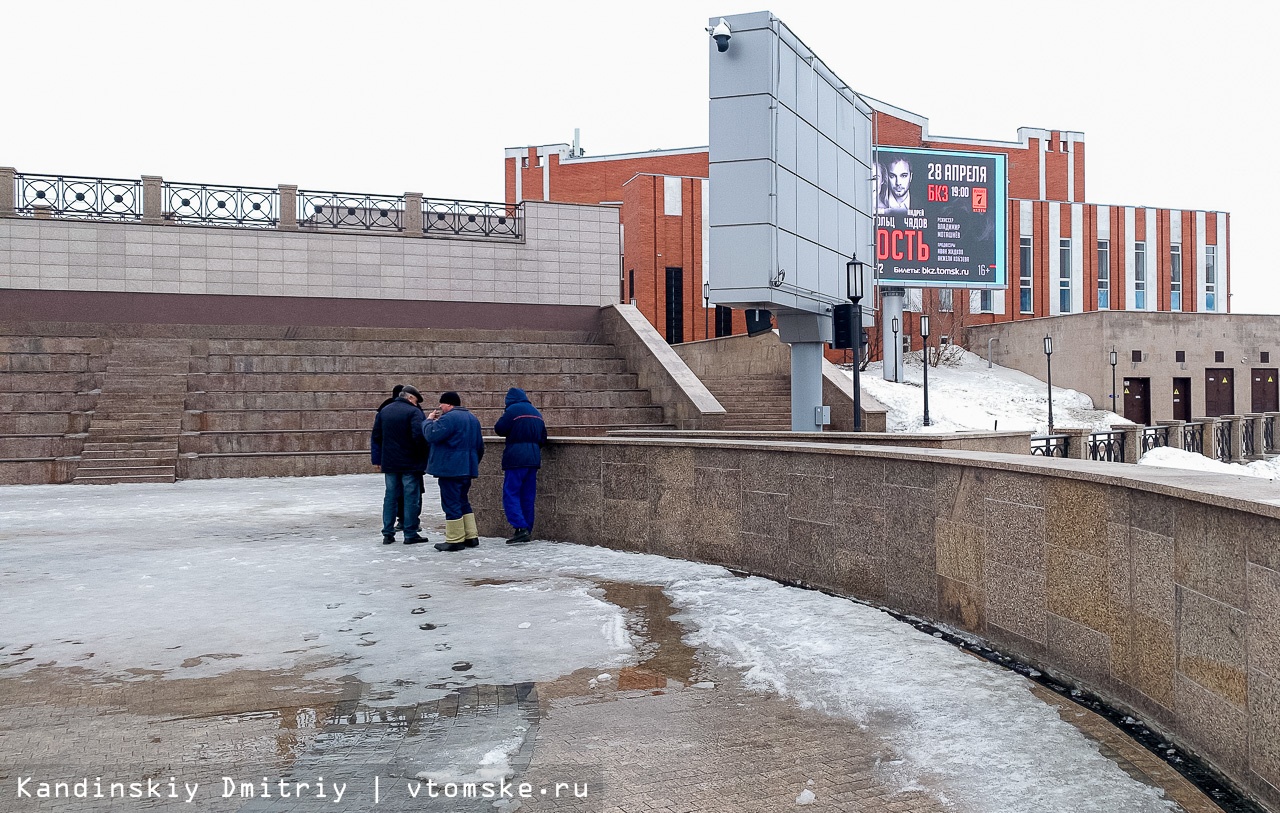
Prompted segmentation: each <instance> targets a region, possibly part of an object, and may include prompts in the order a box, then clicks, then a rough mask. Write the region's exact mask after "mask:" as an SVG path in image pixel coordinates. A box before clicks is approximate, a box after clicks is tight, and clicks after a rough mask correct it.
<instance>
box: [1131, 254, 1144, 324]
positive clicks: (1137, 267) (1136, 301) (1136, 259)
mask: <svg viewBox="0 0 1280 813" xmlns="http://www.w3.org/2000/svg"><path fill="white" fill-rule="evenodd" d="M1133 307H1134V308H1136V309H1137V310H1140V311H1144V310H1146V309H1147V244H1146V243H1134V244H1133Z"/></svg>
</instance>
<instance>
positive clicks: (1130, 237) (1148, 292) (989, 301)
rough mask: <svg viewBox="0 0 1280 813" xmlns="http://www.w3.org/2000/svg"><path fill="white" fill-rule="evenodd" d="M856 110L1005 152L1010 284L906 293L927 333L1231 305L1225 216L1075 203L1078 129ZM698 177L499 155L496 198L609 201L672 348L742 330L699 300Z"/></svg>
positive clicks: (889, 137)
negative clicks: (988, 133) (502, 187)
mask: <svg viewBox="0 0 1280 813" xmlns="http://www.w3.org/2000/svg"><path fill="white" fill-rule="evenodd" d="M868 102H869V103H870V104H871V106H872V108H873V110H874V124H875V129H876V133H875V140H876V143H877V144H878V145H879V146H883V147H891V146H892V147H920V148H927V149H952V150H966V151H970V152H991V153H1002V154H1004V155H1006V156H1008V168H1009V171H1008V179H1009V180H1008V214H1009V216H1008V227H1007V228H1008V233H1007V234H1006V252H1007V255H1006V256H1007V260H1006V267H1007V268H1008V270H1009V273H1008V280H1009V287H1008V289H1007V290H1004V291H999V290H986V291H977V290H975V291H947V290H939V289H929V290H920V289H912V290H910V291H909V292H908V297H907V303H906V309H907V311H909V312H911V311H914V312H917V313H918V312H927V313H930V314H932V315H934V317H935V321H934V326H933V328H932V331H931V332H932V333H933V334H935V335H937V334H938V333H939V332H940V331H939V328H941V332H942V333H948V332H949V333H950V334H951V335H952V336H953V337H954V340H957V341H961V340H962V338H961V337H962V336H963V333H964V330H965V328H967V327H968V326H969V325H976V324H991V323H997V322H1011V321H1018V320H1023V319H1034V318H1039V317H1045V316H1058V315H1061V314H1068V313H1087V312H1092V311H1106V310H1117V311H1137V312H1175V313H1176V312H1195V313H1227V312H1228V311H1229V310H1230V270H1231V267H1230V239H1231V223H1230V216H1229V215H1228V214H1227V213H1225V212H1214V211H1204V210H1197V209H1162V208H1155V207H1149V206H1134V205H1124V204H1103V203H1091V202H1087V198H1086V190H1085V181H1086V173H1085V157H1086V149H1085V139H1084V134H1083V133H1080V132H1075V131H1069V130H1050V129H1037V128H1030V127H1024V128H1020V129H1019V130H1018V138H1017V140H1016V141H990V140H983V139H970V138H954V137H947V136H933V135H930V133H929V122H928V119H926V118H924V117H923V116H919V115H916V114H914V113H911V112H908V111H906V110H902V109H901V108H897V107H894V106H893V105H890V104H886V103H884V102H880V101H876V100H873V99H868ZM706 177H707V150H706V148H705V147H698V148H691V149H681V150H657V151H652V152H644V153H626V154H619V155H604V156H586V155H584V154H583V153H582V151H581V150H580V149H578V148H577V147H574V146H570V145H568V144H553V145H544V146H537V147H520V148H512V149H508V150H507V151H506V200H507V202H508V203H518V202H521V201H526V200H547V201H563V202H571V203H588V204H605V205H614V206H618V207H620V209H621V215H620V221H621V223H622V229H623V234H622V239H621V244H622V249H623V254H622V258H621V260H620V265H619V292H620V295H621V297H622V300H623V301H624V302H626V301H630V300H634V301H635V304H636V305H637V306H638V307H639V308H640V310H641V312H643V313H644V314H645V316H646V317H648V318H649V320H650V321H651V322H652V323H653V324H654V325H655V327H657V329H658V331H659V333H662V334H663V335H664V336H666V337H667V339H668V341H671V342H673V343H675V342H681V341H691V340H696V339H702V338H707V337H711V336H719V335H725V334H727V333H730V332H742V331H743V329H744V327H745V322H744V319H743V315H742V314H730V313H728V312H726V311H727V309H724V308H719V309H717V308H716V307H715V305H714V303H707V302H706V301H705V300H704V298H703V283H704V282H705V261H706V260H705V254H704V249H705V243H706V241H705V236H704V235H705V234H706V224H705V215H706V209H705V203H704V201H705V199H706ZM1134 193H1135V194H1140V193H1141V190H1140V189H1138V190H1134ZM708 305H709V307H707V306H708ZM938 317H941V318H938ZM906 322H907V323H906V324H904V325H903V326H902V332H903V334H904V335H905V336H913V335H915V332H916V326H915V317H913V316H912V315H911V314H910V313H908V314H907V318H906ZM872 346H873V347H874V346H875V343H874V342H873V343H872Z"/></svg>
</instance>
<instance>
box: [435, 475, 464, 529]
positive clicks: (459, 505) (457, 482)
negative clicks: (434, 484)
mask: <svg viewBox="0 0 1280 813" xmlns="http://www.w3.org/2000/svg"><path fill="white" fill-rule="evenodd" d="M439 479H440V507H441V508H442V509H444V518H445V519H462V516H463V515H464V514H470V513H471V500H469V499H467V494H469V493H470V492H471V478H470V477H441V478H439Z"/></svg>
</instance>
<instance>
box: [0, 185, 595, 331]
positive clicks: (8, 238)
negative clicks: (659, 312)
mask: <svg viewBox="0 0 1280 813" xmlns="http://www.w3.org/2000/svg"><path fill="white" fill-rule="evenodd" d="M524 206H525V220H524V231H525V236H524V239H523V240H521V241H516V240H509V239H497V238H493V239H484V238H475V239H471V238H454V237H449V238H437V237H411V236H407V235H403V234H387V235H378V234H361V233H347V232H342V233H331V232H319V231H282V230H275V229H249V228H213V227H205V226H188V225H175V224H169V225H160V224H147V223H124V222H121V223H116V222H102V221H97V222H90V221H75V220H65V219H35V218H3V217H0V289H4V288H13V289H30V290H41V291H111V292H126V293H166V294H233V295H237V296H295V297H334V298H360V299H390V300H432V301H468V302H504V303H527V304H542V305H595V306H602V305H608V304H612V303H616V302H617V301H618V273H619V271H618V261H619V260H618V258H619V252H620V247H619V246H620V243H619V234H618V213H617V209H615V208H613V207H605V206H578V205H568V204H555V203H537V202H529V203H526V204H524Z"/></svg>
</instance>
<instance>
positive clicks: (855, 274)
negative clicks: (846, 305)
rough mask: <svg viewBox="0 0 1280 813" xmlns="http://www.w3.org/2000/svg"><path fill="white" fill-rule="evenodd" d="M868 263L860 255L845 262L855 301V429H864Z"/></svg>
mask: <svg viewBox="0 0 1280 813" xmlns="http://www.w3.org/2000/svg"><path fill="white" fill-rule="evenodd" d="M865 266H866V263H863V262H859V260H858V255H857V254H855V255H853V259H852V260H849V262H847V263H845V266H844V275H845V291H846V292H847V293H848V295H849V301H850V302H852V303H853V337H854V344H856V345H857V347H855V348H853V431H855V432H861V431H862V379H861V378H860V376H859V374H858V373H859V369H860V368H861V367H862V344H863V341H862V294H863V291H862V269H863V268H864V267H865Z"/></svg>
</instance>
